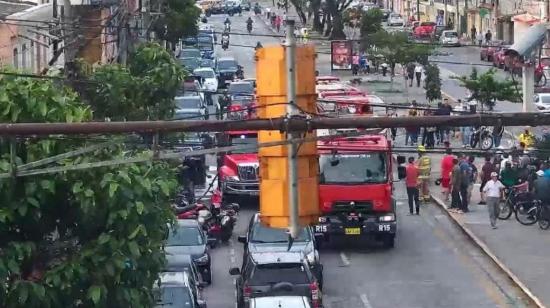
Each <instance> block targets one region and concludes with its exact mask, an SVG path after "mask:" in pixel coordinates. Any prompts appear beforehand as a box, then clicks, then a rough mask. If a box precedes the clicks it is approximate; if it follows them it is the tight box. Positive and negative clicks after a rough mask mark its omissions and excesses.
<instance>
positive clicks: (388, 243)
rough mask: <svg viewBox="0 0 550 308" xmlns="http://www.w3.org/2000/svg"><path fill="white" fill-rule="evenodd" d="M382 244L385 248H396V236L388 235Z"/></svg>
mask: <svg viewBox="0 0 550 308" xmlns="http://www.w3.org/2000/svg"><path fill="white" fill-rule="evenodd" d="M382 244H383V245H384V247H385V248H393V247H395V235H393V234H392V235H387V236H385V237H384V238H383V239H382Z"/></svg>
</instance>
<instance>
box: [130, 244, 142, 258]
mask: <svg viewBox="0 0 550 308" xmlns="http://www.w3.org/2000/svg"><path fill="white" fill-rule="evenodd" d="M128 249H129V250H130V253H131V254H132V256H134V257H139V256H140V252H139V246H138V244H136V242H133V241H132V242H128Z"/></svg>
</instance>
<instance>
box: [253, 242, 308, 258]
mask: <svg viewBox="0 0 550 308" xmlns="http://www.w3.org/2000/svg"><path fill="white" fill-rule="evenodd" d="M248 250H249V251H250V252H252V253H254V252H285V251H289V252H303V253H304V254H305V255H307V254H309V253H311V252H312V251H313V242H311V241H310V242H294V243H292V246H291V247H290V250H288V243H254V242H250V243H248Z"/></svg>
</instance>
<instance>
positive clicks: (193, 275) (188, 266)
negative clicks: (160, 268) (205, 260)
mask: <svg viewBox="0 0 550 308" xmlns="http://www.w3.org/2000/svg"><path fill="white" fill-rule="evenodd" d="M164 272H165V273H183V272H186V273H187V275H188V276H189V281H190V282H191V286H192V287H193V288H194V290H193V291H194V292H196V293H197V294H198V295H201V294H202V289H203V288H204V287H205V286H206V285H207V283H206V282H204V281H203V280H202V275H201V274H200V272H199V269H198V267H197V265H196V264H195V262H194V261H193V258H192V257H191V256H190V255H166V267H165V268H164Z"/></svg>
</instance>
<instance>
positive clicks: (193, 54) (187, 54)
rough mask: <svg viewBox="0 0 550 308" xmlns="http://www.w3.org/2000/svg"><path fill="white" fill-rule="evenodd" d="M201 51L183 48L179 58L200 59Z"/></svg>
mask: <svg viewBox="0 0 550 308" xmlns="http://www.w3.org/2000/svg"><path fill="white" fill-rule="evenodd" d="M200 57H201V51H200V50H198V49H197V48H183V49H182V50H180V53H179V55H178V58H197V59H200Z"/></svg>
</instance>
